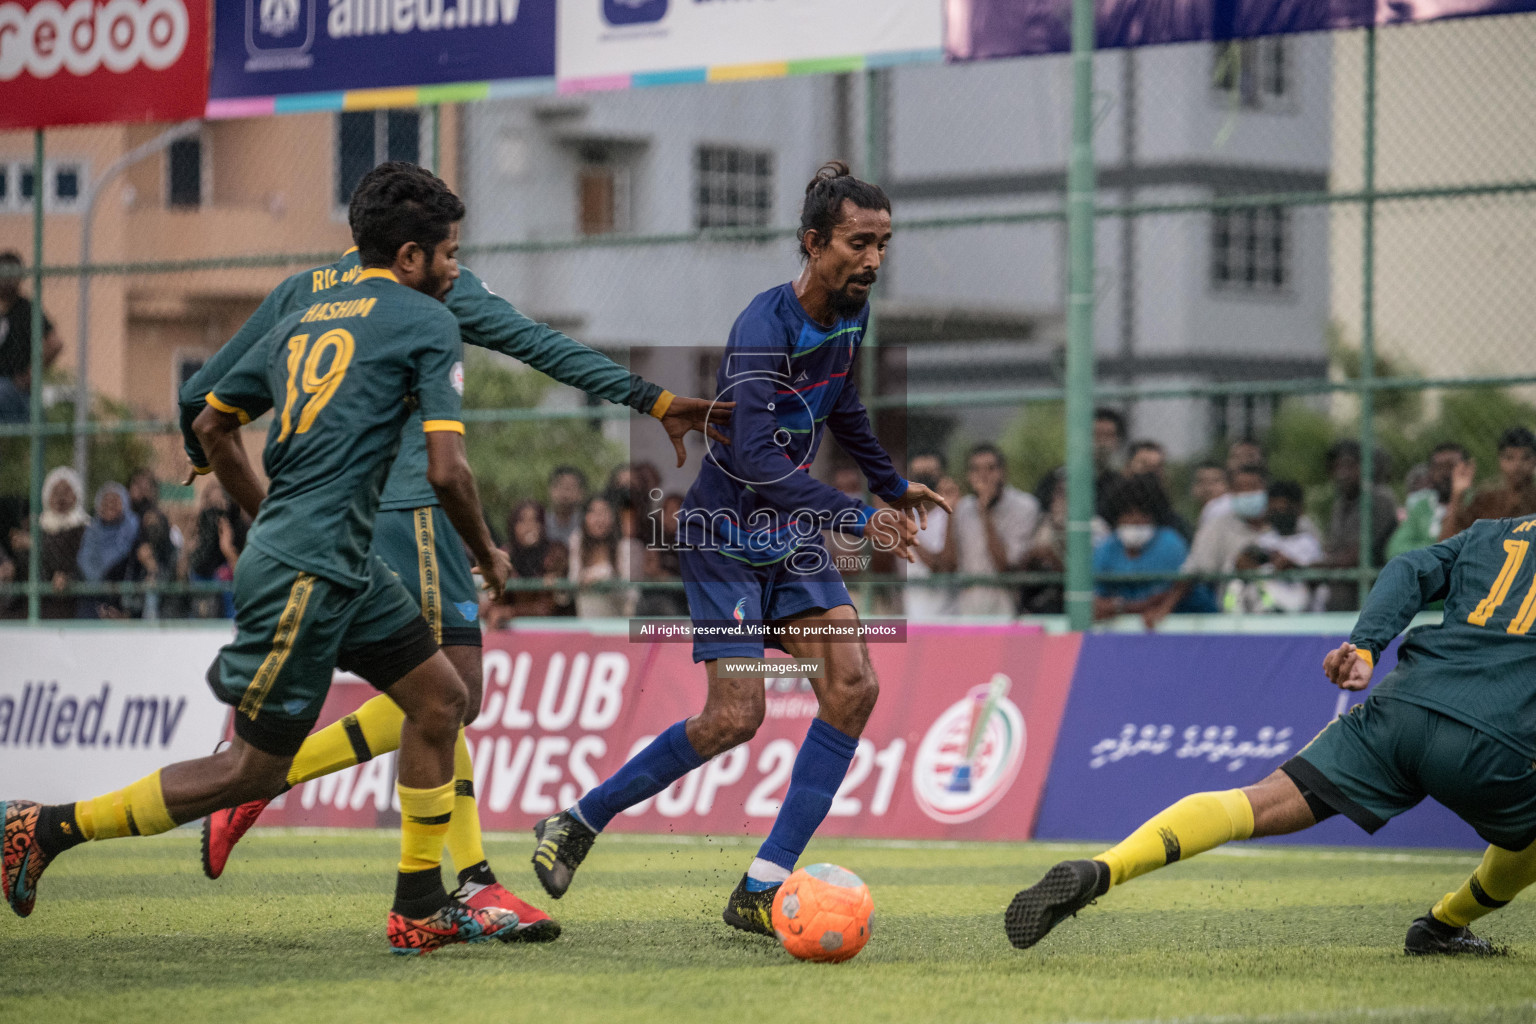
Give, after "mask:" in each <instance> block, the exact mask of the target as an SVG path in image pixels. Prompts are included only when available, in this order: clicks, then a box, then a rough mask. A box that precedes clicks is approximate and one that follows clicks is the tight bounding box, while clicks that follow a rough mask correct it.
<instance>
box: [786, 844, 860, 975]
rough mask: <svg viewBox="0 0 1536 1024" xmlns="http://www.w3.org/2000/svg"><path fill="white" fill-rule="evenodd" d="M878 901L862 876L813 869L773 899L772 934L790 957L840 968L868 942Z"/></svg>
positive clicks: (803, 872)
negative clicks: (832, 964)
mask: <svg viewBox="0 0 1536 1024" xmlns="http://www.w3.org/2000/svg"><path fill="white" fill-rule="evenodd" d="M874 912H875V903H874V900H872V899H870V896H869V886H867V885H865V884H864V883H863V881H861V880H860V878H859V876H858V875H856V874H854V873H853V872H852V871H849V870H847V869H846V868H840V867H838V866H837V865H836V864H812V865H811V866H810V867H804V868H801V869H800V870H799V871H796V872H795V873H794V874H792V875H790V876H789V879H788V880H787V881H785V883H784V884H783V885H781V886H779V891H778V894H777V895H776V896H774V898H773V933H774V934H775V935H777V936H778V937H779V941H780V942H782V943H783V944H784V948H785V949H787V950H788V951H789V953H790V955H791V956H795V957H798V958H800V959H801V960H816V961H819V962H822V963H837V962H838V961H839V960H848V959H851V958H852V957H854V956H856V955H857V954H858V952H859V950H861V949H863V948H864V943H866V942H868V941H869V931H870V927H871V926H872V925H873V924H874V920H873V915H874Z"/></svg>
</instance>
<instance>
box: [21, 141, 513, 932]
mask: <svg viewBox="0 0 1536 1024" xmlns="http://www.w3.org/2000/svg"><path fill="white" fill-rule="evenodd" d="M463 217H464V204H463V203H462V202H460V201H459V199H458V197H457V196H455V195H454V194H453V193H452V192H451V191H449V189H448V187H447V186H446V185H444V184H443V183H442V182H441V181H440V180H438V179H437V178H436V177H434V176H432V175H431V174H428V173H426V172H424V171H422V170H421V169H420V168H413V167H397V168H393V169H392V170H390V171H389V172H386V173H385V174H382V175H378V176H375V177H373V178H371V179H369V180H368V182H367V183H366V184H365V185H362V186H360V187H359V188H358V190H357V192H356V193H355V194H354V195H353V198H352V205H351V210H350V218H349V219H350V221H351V224H352V237H353V238H354V240H355V241H356V242H357V245H358V250H359V257H360V260H361V263H360V267H361V269H360V271H359V273H358V274H357V275H356V277H355V279H354V281H353V282H352V283H351V284H350V285H349V286H348V287H346V288H342V289H340V290H338V291H336V292H334V293H332V294H330V295H327V296H326V297H325V298H326V299H327V300H330V301H320V302H314V303H312V304H310V305H309V306H308V307H306V308H303V309H300V310H298V311H295V312H293V313H291V314H289V315H287V316H285V317H281V318H280V319H279V320H278V321H277V323H276V324H275V325H274V326H273V327H272V329H271V330H270V331H268V332H266V333H265V334H264V335H263V336H262V337H261V338H260V339H259V340H257V341H256V342H255V343H254V344H253V345H251V346H250V348H249V349H248V350H247V351H246V352H245V353H244V354H243V355H242V356H241V357H240V359H239V360H238V361H237V362H236V363H235V365H234V367H233V368H232V369H230V370H229V371H228V372H227V373H225V374H224V375H223V376H222V377H221V378H220V379H219V380H218V381H217V382H216V383H215V384H214V385H213V388H212V390H211V391H209V392H208V394H207V396H206V399H207V405H206V407H205V408H204V409H203V411H202V412H200V413H199V414H198V415H197V417H196V419H195V420H194V421H193V430H194V432H195V433H196V435H197V439H198V441H199V442H200V451H201V454H203V455H204V456H205V457H206V458H207V461H208V465H209V466H211V467H212V468H213V469H214V471H215V472H216V473H217V474H218V477H219V481H220V482H221V483H222V484H224V486H225V487H226V488H227V489H228V490H229V492H230V494H231V495H232V496H233V497H234V499H235V500H236V501H237V502H239V504H240V506H241V508H243V509H244V510H245V511H246V512H248V513H249V514H250V515H251V516H252V517H253V518H254V519H255V523H254V524H253V525H252V526H251V531H250V534H249V536H248V538H247V550H246V552H245V553H244V555H243V556H242V557H241V559H240V564H239V566H238V567H237V569H236V571H235V581H234V582H235V609H236V610H235V626H236V636H235V639H234V640H233V641H232V642H230V643H229V644H227V645H226V646H225V647H224V648H223V649H222V650H220V651H219V655H218V658H217V659H216V660H215V661H214V663H213V665H212V666H211V667H210V668H209V670H208V683H209V686H210V688H211V689H212V690H213V692H214V695H215V696H216V697H218V698H219V699H220V700H221V701H223V702H224V703H226V704H229V705H230V706H231V707H232V708H234V709H235V710H234V712H233V714H232V718H233V721H234V734H235V736H234V739H233V740H232V741H231V743H230V745H229V746H228V747H226V748H225V749H223V750H221V751H219V752H218V753H216V754H213V755H212V756H210V757H204V758H199V759H196V760H192V761H183V762H180V763H178V764H173V765H168V766H166V767H165V768H164V769H163V770H161V771H156V772H154V773H153V774H151V775H148V776H146V777H145V778H143V779H140V780H139V781H138V782H135V783H133V784H132V785H130V786H127V787H125V788H123V789H120V790H117V791H115V792H112V793H107V794H104V795H102V796H99V797H97V798H95V799H93V800H82V801H79V802H76V803H71V804H56V805H52V806H46V807H39V806H38V805H37V804H33V803H30V802H27V801H5V802H0V822H3V823H4V829H5V834H4V855H3V857H0V889H3V891H4V893H5V897H6V901H7V902H8V903H9V904H10V906H11V908H12V909H13V910H14V911H15V912H16V913H17V914H18V915H20V916H22V917H26V916H27V915H29V914H30V913H31V912H32V907H33V903H34V901H35V900H36V897H37V883H38V879H39V877H40V876H41V875H42V873H43V870H44V869H45V868H46V867H47V865H48V863H49V862H50V861H51V860H52V859H53V858H55V857H57V856H58V855H60V854H61V853H64V852H66V851H68V850H69V849H70V848H71V847H74V846H76V845H78V844H80V843H82V842H86V841H90V840H102V839H115V838H120V837H126V836H141V835H156V834H158V833H162V832H169V831H170V830H171V829H173V828H175V827H176V826H177V825H181V824H185V823H187V822H189V821H193V820H195V819H197V818H201V817H204V816H205V815H211V814H213V813H215V812H217V811H220V810H222V809H226V808H233V807H238V806H240V805H242V804H244V803H246V802H248V801H252V800H260V799H270V798H272V797H274V796H276V795H277V794H278V793H279V792H281V791H282V790H283V789H284V788H285V786H286V784H287V779H288V774H289V771H290V767H291V765H292V764H293V760H294V755H295V754H296V753H297V752H298V751H299V750H300V748H301V747H302V746H303V745H304V743H305V737H306V736H307V735H308V734H309V731H310V729H311V728H312V727H313V726H314V724H315V722H316V720H317V719H318V718H319V715H320V709H321V706H322V705H323V704H324V702H325V697H326V693H327V691H328V690H329V689H330V685H331V676H332V671H333V669H334V668H335V667H342V668H345V669H347V670H348V671H352V672H355V673H356V674H357V675H359V676H361V677H362V678H364V679H366V680H367V681H368V682H369V683H370V684H372V685H373V686H374V687H376V688H377V689H379V690H380V691H382V692H385V693H387V694H388V695H389V697H390V698H391V699H392V700H393V702H394V703H395V704H396V705H397V706H398V707H399V708H400V710H401V714H402V715H403V717H404V719H405V724H404V725H402V726H400V727H398V729H397V732H398V733H399V749H400V758H399V774H398V782H397V786H396V789H397V792H398V794H399V798H400V816H401V844H400V862H399V871H398V873H397V875H396V887H395V901H394V906H393V908H392V909H391V911H390V913H389V916H388V918H387V923H386V931H387V934H388V939H389V944H390V947H391V948H392V949H393V951H394V952H396V953H400V954H412V955H419V954H421V953H426V952H430V951H432V950H433V949H436V948H438V947H439V946H443V945H447V944H450V943H459V942H479V941H482V940H485V939H490V938H495V937H498V936H503V935H504V933H512V932H513V931H514V930H515V929H516V927H517V925H518V916H517V914H516V913H514V912H512V911H510V910H506V909H503V908H500V907H480V908H477V907H472V906H468V905H466V904H464V903H461V902H459V901H458V900H455V899H453V898H451V897H450V896H449V895H448V893H447V891H446V890H445V889H444V887H443V882H442V848H443V841H444V837H445V835H446V833H447V831H448V827H449V823H450V821H451V819H452V816H453V814H454V812H455V806H454V802H455V789H456V787H455V785H454V770H455V763H454V762H455V758H454V747H455V737H456V736H457V734H458V733H459V729H460V727H461V726H462V725H463V722H464V712H465V708H466V706H467V704H468V699H469V698H468V692H467V688H466V686H465V684H464V681H463V679H462V678H461V676H460V675H459V673H458V672H457V671H456V670H455V668H454V666H453V663H452V662H450V661H449V660H448V658H447V657H446V656H445V655H444V654H443V653H442V651H441V650H440V648H439V644H438V641H437V639H436V638H435V637H434V636H433V631H432V628H431V626H429V625H428V623H427V620H426V619H424V618H423V617H422V614H421V609H420V608H419V607H418V606H417V604H416V603H415V601H414V600H413V598H412V595H411V594H410V592H409V591H407V590H406V588H405V585H404V584H403V583H402V582H401V581H400V578H399V577H398V576H396V575H395V574H394V573H393V572H391V571H390V569H389V567H388V566H387V565H385V564H384V561H383V560H382V559H381V558H379V557H378V555H377V554H375V553H373V552H372V551H371V547H372V542H373V539H374V536H373V535H374V524H375V520H376V518H377V515H378V509H379V497H380V494H381V493H382V491H383V488H384V485H385V480H386V478H387V477H388V476H389V473H390V469H391V464H392V463H393V462H394V461H395V454H396V452H397V451H398V450H399V448H400V434H401V430H402V429H403V428H404V427H405V425H406V423H407V422H408V421H412V420H413V419H414V420H415V422H417V423H418V426H417V430H418V431H420V432H421V433H422V434H423V435H424V437H425V447H426V467H425V469H424V471H423V472H424V475H425V477H426V479H427V480H429V481H430V484H431V487H432V489H433V491H434V492H435V494H436V496H437V498H438V500H439V501H440V502H441V503H442V509H443V511H444V513H445V514H446V515H447V517H448V519H449V520H450V521H451V522H452V523H453V526H454V528H455V529H456V530H457V531H458V532H459V534H460V535H461V536H462V537H463V538H464V540H465V541H466V542H467V543H468V544H469V546H470V548H471V550H472V551H473V552H474V555H475V558H476V561H477V564H478V565H479V568H480V571H481V573H482V575H483V576H484V578H485V580H486V586H487V587H489V588H491V589H492V590H493V591H494V592H500V589H501V587H502V586H503V585H504V584H505V582H506V578H507V572H508V563H507V556H506V555H505V554H503V553H502V552H501V551H500V550H499V549H497V548H496V546H495V544H494V543H493V542H492V540H491V535H490V531H489V530H487V529H486V526H485V521H484V519H483V517H482V514H481V510H480V499H479V495H478V493H477V491H476V487H475V479H474V475H473V473H471V472H470V468H469V462H468V460H467V458H466V456H465V453H464V438H463V433H464V424H463V421H462V418H461V414H460V398H459V393H458V392H459V387H458V385H459V383H460V380H461V376H460V375H461V373H462V370H461V364H460V361H461V359H462V358H463V354H462V345H461V343H460V340H459V325H458V322H457V319H456V318H455V317H454V316H453V314H452V313H450V312H449V311H448V309H447V308H446V307H445V306H444V305H443V304H442V302H441V300H442V298H443V297H444V296H445V295H447V294H448V292H449V290H450V289H452V288H453V286H454V281H455V279H456V278H457V277H458V276H459V269H458V263H457V261H456V259H455V255H456V253H457V251H458V247H459V222H460V221H461V220H462V219H463ZM269 409H270V410H272V411H273V412H274V413H275V415H274V416H273V422H272V427H271V430H270V431H269V433H268V436H267V443H266V448H265V451H264V452H263V459H262V461H263V465H264V467H265V469H266V471H267V476H268V478H269V479H270V487H267V486H263V484H262V482H261V481H260V480H259V479H258V478H257V476H256V474H255V472H254V470H252V468H251V465H250V463H249V461H248V460H247V458H246V455H245V447H244V445H243V443H242V442H241V441H240V438H239V430H240V426H241V424H242V423H248V422H250V421H251V420H252V419H254V418H256V417H257V416H260V415H262V414H263V413H265V412H267V411H268V410H269Z"/></svg>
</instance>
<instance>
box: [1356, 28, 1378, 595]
mask: <svg viewBox="0 0 1536 1024" xmlns="http://www.w3.org/2000/svg"><path fill="white" fill-rule="evenodd" d="M1364 147H1365V152H1364V153H1363V154H1362V156H1363V163H1364V169H1363V180H1362V182H1361V184H1362V186H1363V187H1362V189H1361V191H1362V192H1364V194H1365V199H1364V204H1363V206H1362V209H1361V213H1362V218H1361V219H1362V221H1363V224H1362V228H1361V230H1362V235H1363V237H1362V238H1361V267H1360V558H1359V562H1358V564H1359V566H1360V568H1361V569H1363V570H1368V569H1372V568H1374V567H1375V561H1376V559H1375V557H1374V556H1375V552H1374V551H1372V547H1373V546H1374V543H1375V539H1376V531H1375V529H1374V524H1375V504H1376V502H1375V497H1376V495H1375V487H1376V388H1375V384H1376V30H1375V29H1374V28H1367V29H1366V30H1365V139H1364ZM1356 587H1357V590H1358V595H1359V603H1360V605H1361V607H1364V606H1365V597H1366V595H1367V594H1368V593H1370V590H1371V581H1370V579H1369V578H1368V574H1367V573H1365V572H1362V573H1361V574H1360V579H1359V581H1358V582H1357V583H1356Z"/></svg>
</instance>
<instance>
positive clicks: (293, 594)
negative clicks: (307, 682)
mask: <svg viewBox="0 0 1536 1024" xmlns="http://www.w3.org/2000/svg"><path fill="white" fill-rule="evenodd" d="M314 589H315V577H313V576H311V575H310V574H309V573H307V572H301V573H299V576H298V579H296V580H294V581H293V589H291V590H289V591H288V603H287V605H285V606H284V607H283V614H281V615H279V616H278V617H277V631H276V632H275V633H273V634H272V650H270V651H268V652H267V656H266V657H265V658H263V659H262V662H261V667H260V668H259V669H257V670H256V675H255V676H253V677H252V678H251V685H250V686H247V687H246V688H245V696H244V697H242V698H241V699H240V713H241V714H243V715H244V716H245V717H247V718H249V719H250V720H251V721H253V722H254V721H255V720H256V716H257V715H258V714H259V713H260V712H261V705H262V703H263V702H264V701H266V699H267V694H269V693H271V692H272V684H273V683H275V682H277V677H278V674H279V673H280V672H282V671H283V665H284V664H286V663H287V661H288V655H289V654H290V653H292V651H293V638H294V637H295V636H296V635H298V632H299V624H300V623H301V622H303V621H304V609H305V607H307V606H308V604H309V595H310V592H311V591H313V590H314Z"/></svg>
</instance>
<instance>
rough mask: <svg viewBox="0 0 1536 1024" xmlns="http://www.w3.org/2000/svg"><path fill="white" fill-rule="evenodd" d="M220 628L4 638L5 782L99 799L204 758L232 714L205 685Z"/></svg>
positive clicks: (11, 632) (39, 795)
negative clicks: (172, 765) (160, 771)
mask: <svg viewBox="0 0 1536 1024" xmlns="http://www.w3.org/2000/svg"><path fill="white" fill-rule="evenodd" d="M228 640H229V634H228V633H227V632H226V631H224V630H219V629H153V630H127V629H123V630H116V629H114V630H84V629H6V630H4V631H3V632H0V642H3V644H4V646H5V657H4V659H0V780H3V782H4V784H5V789H4V795H5V796H7V797H14V798H20V799H27V800H38V801H41V802H43V803H61V802H63V801H66V800H79V799H83V798H85V797H91V796H97V795H99V794H101V793H105V792H107V791H109V790H112V789H116V788H118V787H121V786H125V785H127V784H128V783H130V782H132V781H134V780H135V779H138V778H141V777H142V776H145V775H148V774H149V773H150V772H152V771H154V770H155V769H156V768H160V767H162V766H164V765H167V764H170V763H172V762H173V761H183V760H186V759H187V758H192V757H205V756H207V755H208V754H211V753H213V749H214V745H215V744H217V743H218V741H219V739H220V738H221V737H222V736H223V732H224V722H225V719H226V718H227V712H228V710H229V709H228V708H226V707H225V706H224V705H223V704H220V703H219V702H218V701H217V700H215V699H214V697H213V694H212V693H210V692H209V690H208V684H207V682H206V681H205V680H204V673H205V670H206V669H207V667H208V665H209V664H211V663H212V662H213V658H214V655H216V654H217V653H218V651H219V648H220V647H221V646H223V644H224V643H226V642H227V641H228Z"/></svg>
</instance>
